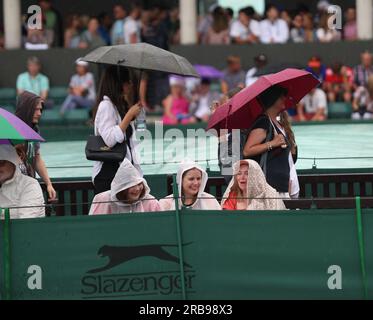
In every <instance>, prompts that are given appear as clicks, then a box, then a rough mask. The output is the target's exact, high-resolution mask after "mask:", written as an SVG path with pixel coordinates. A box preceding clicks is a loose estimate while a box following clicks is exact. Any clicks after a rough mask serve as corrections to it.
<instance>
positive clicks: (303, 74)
mask: <svg viewBox="0 0 373 320" xmlns="http://www.w3.org/2000/svg"><path fill="white" fill-rule="evenodd" d="M319 84H320V81H319V80H317V79H316V78H315V77H314V76H313V75H312V74H311V73H310V72H307V71H304V70H298V69H285V70H283V71H280V72H278V73H274V74H269V75H265V76H262V77H260V78H259V79H258V80H257V81H255V82H254V83H253V84H252V85H251V86H249V87H246V88H245V89H242V90H241V91H240V92H239V93H237V94H236V95H235V96H234V97H232V98H231V99H230V100H228V101H227V102H226V103H224V104H223V105H222V106H220V107H219V108H218V109H217V111H216V112H215V113H214V114H213V115H212V116H211V117H210V120H209V122H208V125H207V129H206V130H209V129H217V130H219V129H248V128H250V127H251V126H252V125H253V123H254V122H255V120H256V119H257V117H258V116H259V115H260V114H262V113H263V112H264V110H263V107H262V106H261V104H260V102H259V101H258V99H257V97H258V96H259V95H260V94H261V93H263V92H264V91H265V90H267V89H268V88H270V87H271V86H273V85H278V86H281V87H283V88H286V89H287V91H288V93H287V96H286V101H285V106H286V107H287V108H291V107H293V106H294V105H296V104H297V103H298V102H299V101H300V100H301V99H302V98H303V97H304V96H305V95H306V94H307V93H309V92H310V91H311V90H312V89H313V88H315V87H317V86H318V85H319Z"/></svg>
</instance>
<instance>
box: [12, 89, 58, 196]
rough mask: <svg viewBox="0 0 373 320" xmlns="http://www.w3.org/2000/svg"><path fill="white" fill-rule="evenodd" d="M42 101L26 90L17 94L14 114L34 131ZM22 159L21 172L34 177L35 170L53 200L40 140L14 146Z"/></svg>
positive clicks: (52, 191) (52, 189) (52, 190)
mask: <svg viewBox="0 0 373 320" xmlns="http://www.w3.org/2000/svg"><path fill="white" fill-rule="evenodd" d="M43 105H44V102H43V100H42V98H41V97H39V96H37V95H36V94H33V93H31V92H28V91H24V92H23V93H22V94H21V95H19V97H18V100H17V107H16V112H15V114H16V116H17V117H18V118H20V119H21V120H23V121H24V122H26V124H28V125H29V126H30V127H31V128H32V129H33V130H34V131H36V132H37V133H39V127H38V123H39V120H40V117H41V114H42V111H43ZM16 150H17V152H18V154H19V156H20V158H21V160H22V163H21V165H20V169H21V172H22V173H23V174H25V175H28V176H30V177H33V178H35V176H36V172H37V173H38V175H39V176H40V177H41V178H42V179H43V181H44V183H45V184H46V186H47V191H48V196H49V200H50V201H51V200H55V199H56V196H57V193H56V191H55V190H54V188H53V185H52V182H51V180H50V178H49V175H48V170H47V168H46V166H45V162H44V160H43V158H42V156H41V153H40V142H26V143H25V144H20V145H17V146H16Z"/></svg>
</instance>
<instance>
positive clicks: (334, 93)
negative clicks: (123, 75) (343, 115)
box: [323, 62, 353, 102]
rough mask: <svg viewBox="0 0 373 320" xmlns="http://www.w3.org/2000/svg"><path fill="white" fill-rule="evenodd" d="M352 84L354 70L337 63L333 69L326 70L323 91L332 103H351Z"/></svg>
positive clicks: (333, 65)
mask: <svg viewBox="0 0 373 320" xmlns="http://www.w3.org/2000/svg"><path fill="white" fill-rule="evenodd" d="M352 84H353V73H352V69H351V68H349V67H347V66H344V65H343V64H342V63H341V62H335V63H333V64H332V66H331V68H327V69H326V78H325V82H324V84H323V89H324V91H325V92H326V94H327V97H328V100H329V101H330V102H340V101H344V102H351V90H352Z"/></svg>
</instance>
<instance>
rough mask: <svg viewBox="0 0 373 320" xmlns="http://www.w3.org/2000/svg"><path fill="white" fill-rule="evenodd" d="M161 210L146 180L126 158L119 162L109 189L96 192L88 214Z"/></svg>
mask: <svg viewBox="0 0 373 320" xmlns="http://www.w3.org/2000/svg"><path fill="white" fill-rule="evenodd" d="M152 211H161V207H160V205H159V202H158V200H156V199H155V198H154V197H153V196H152V195H151V194H150V188H149V186H148V184H147V182H146V180H145V179H144V178H143V177H142V176H141V175H140V174H139V172H138V171H137V169H136V168H135V167H134V166H133V165H132V164H131V162H130V161H129V160H128V159H124V160H123V162H122V163H121V165H120V167H119V169H118V171H117V173H116V174H115V177H114V179H113V182H112V183H111V186H110V190H108V191H105V192H102V193H99V194H97V195H96V196H95V197H94V198H93V201H92V206H91V209H90V211H89V214H90V215H97V214H117V213H133V212H152Z"/></svg>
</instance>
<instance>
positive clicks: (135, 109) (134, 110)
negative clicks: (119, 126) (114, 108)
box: [127, 102, 143, 119]
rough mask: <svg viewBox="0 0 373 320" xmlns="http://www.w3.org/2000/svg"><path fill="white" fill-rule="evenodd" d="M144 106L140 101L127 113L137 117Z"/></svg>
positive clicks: (133, 117)
mask: <svg viewBox="0 0 373 320" xmlns="http://www.w3.org/2000/svg"><path fill="white" fill-rule="evenodd" d="M142 108H143V107H142V105H141V103H140V102H138V103H136V104H134V105H133V106H132V107H131V108H130V109H129V110H128V111H127V114H128V116H129V117H130V118H131V119H135V118H137V116H138V115H139V114H140V112H141V109H142Z"/></svg>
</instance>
